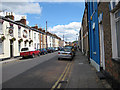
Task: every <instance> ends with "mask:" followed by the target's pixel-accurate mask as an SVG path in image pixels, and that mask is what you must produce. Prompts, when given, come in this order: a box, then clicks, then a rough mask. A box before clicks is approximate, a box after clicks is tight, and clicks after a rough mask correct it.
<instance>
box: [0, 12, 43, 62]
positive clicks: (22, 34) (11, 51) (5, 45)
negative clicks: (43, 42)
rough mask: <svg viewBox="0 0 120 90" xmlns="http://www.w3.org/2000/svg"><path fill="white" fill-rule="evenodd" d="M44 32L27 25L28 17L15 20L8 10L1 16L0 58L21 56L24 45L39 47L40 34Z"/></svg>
mask: <svg viewBox="0 0 120 90" xmlns="http://www.w3.org/2000/svg"><path fill="white" fill-rule="evenodd" d="M40 33H43V32H41V31H40V30H38V29H36V28H32V27H30V26H28V25H26V17H25V16H23V17H22V19H21V20H19V21H14V16H13V14H12V12H11V13H9V14H8V13H7V12H6V16H5V17H3V16H0V59H1V60H4V59H9V58H12V57H18V56H20V50H21V48H24V47H34V48H35V49H39V47H40V46H39V45H40V42H39V34H40Z"/></svg>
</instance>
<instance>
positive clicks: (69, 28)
mask: <svg viewBox="0 0 120 90" xmlns="http://www.w3.org/2000/svg"><path fill="white" fill-rule="evenodd" d="M80 27H81V22H72V23H69V24H68V25H57V26H54V27H53V28H51V27H49V28H48V31H49V32H51V33H55V34H56V35H58V36H59V37H61V38H63V35H64V37H65V40H67V41H74V40H76V38H77V36H76V34H78V33H79V30H80Z"/></svg>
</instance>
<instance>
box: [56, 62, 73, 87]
mask: <svg viewBox="0 0 120 90" xmlns="http://www.w3.org/2000/svg"><path fill="white" fill-rule="evenodd" d="M72 63H73V61H72V62H71V63H70V65H69V67H68V69H67V71H66V73H65V75H64V77H63V78H62V80H61V81H64V80H65V78H66V76H67V74H68V72H69V71H70V68H71V65H72ZM61 85H62V84H61V83H60V84H59V85H58V87H57V89H60V87H61Z"/></svg>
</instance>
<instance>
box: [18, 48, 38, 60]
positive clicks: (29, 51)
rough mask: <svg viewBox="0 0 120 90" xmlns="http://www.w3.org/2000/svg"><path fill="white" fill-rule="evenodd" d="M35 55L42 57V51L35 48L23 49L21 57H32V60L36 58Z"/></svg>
mask: <svg viewBox="0 0 120 90" xmlns="http://www.w3.org/2000/svg"><path fill="white" fill-rule="evenodd" d="M35 55H38V56H40V51H39V50H36V49H34V48H33V47H25V48H22V49H21V52H20V56H21V57H23V58H24V57H29V56H31V57H32V58H34V57H35Z"/></svg>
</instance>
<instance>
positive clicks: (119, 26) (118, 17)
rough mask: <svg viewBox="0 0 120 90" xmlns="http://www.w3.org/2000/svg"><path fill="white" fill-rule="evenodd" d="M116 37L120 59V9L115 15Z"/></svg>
mask: <svg viewBox="0 0 120 90" xmlns="http://www.w3.org/2000/svg"><path fill="white" fill-rule="evenodd" d="M115 21H116V22H115V24H116V33H117V34H116V35H117V50H118V57H120V9H119V10H118V11H117V12H116V13H115Z"/></svg>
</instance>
